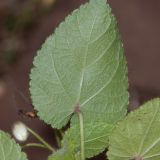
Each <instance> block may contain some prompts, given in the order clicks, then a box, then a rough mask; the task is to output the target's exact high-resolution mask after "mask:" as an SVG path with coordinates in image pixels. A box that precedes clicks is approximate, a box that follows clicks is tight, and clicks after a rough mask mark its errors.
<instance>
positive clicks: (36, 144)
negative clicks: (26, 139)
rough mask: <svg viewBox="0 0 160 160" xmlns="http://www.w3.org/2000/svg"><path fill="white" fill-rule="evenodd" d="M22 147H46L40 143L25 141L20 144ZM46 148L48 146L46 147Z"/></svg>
mask: <svg viewBox="0 0 160 160" xmlns="http://www.w3.org/2000/svg"><path fill="white" fill-rule="evenodd" d="M22 147H23V148H25V147H40V148H47V147H46V146H45V145H43V144H41V143H27V144H25V145H24V146H22ZM47 149H48V148H47Z"/></svg>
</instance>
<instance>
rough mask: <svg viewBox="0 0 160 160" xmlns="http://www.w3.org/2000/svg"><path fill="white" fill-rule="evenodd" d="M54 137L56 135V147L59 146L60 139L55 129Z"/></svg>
mask: <svg viewBox="0 0 160 160" xmlns="http://www.w3.org/2000/svg"><path fill="white" fill-rule="evenodd" d="M55 137H56V142H57V145H58V147H59V148H61V140H60V137H59V135H58V131H57V130H55Z"/></svg>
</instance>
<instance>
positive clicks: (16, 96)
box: [0, 0, 160, 160]
mask: <svg viewBox="0 0 160 160" xmlns="http://www.w3.org/2000/svg"><path fill="white" fill-rule="evenodd" d="M85 2H86V0H1V1H0V129H2V130H5V131H7V132H10V133H11V129H12V125H13V123H14V122H15V121H17V120H21V121H23V122H24V123H26V124H27V125H28V126H29V127H31V128H32V129H33V130H35V131H36V132H37V133H39V134H40V135H41V136H42V137H44V138H45V139H46V140H47V141H49V142H50V143H51V144H53V145H54V146H55V147H56V144H55V139H54V131H53V130H52V129H51V128H50V127H49V126H47V125H45V124H44V123H43V122H42V121H40V120H38V119H29V118H27V117H25V116H22V115H20V114H19V110H24V111H32V110H33V108H32V105H31V100H30V94H29V89H28V88H29V73H30V69H31V67H32V61H33V57H34V56H35V55H36V51H37V49H39V48H40V46H41V44H42V43H43V42H44V40H45V39H46V37H47V36H48V35H50V34H51V33H53V32H54V29H55V27H57V26H58V24H59V23H60V22H61V21H62V20H64V17H65V16H66V15H68V14H69V13H70V12H71V11H72V10H74V9H75V8H77V7H79V5H80V4H82V3H85ZM108 2H109V4H110V5H111V7H112V9H113V13H114V14H115V16H116V17H117V21H118V26H119V30H120V33H121V35H122V40H123V43H124V48H125V54H126V58H127V62H128V68H129V82H130V89H129V92H130V105H129V110H132V109H135V108H136V107H137V106H139V105H140V104H142V103H143V102H144V101H146V100H149V99H151V98H153V97H158V96H160V71H159V69H160V1H159V0H152V1H151V0H120V1H117V0H108ZM29 141H30V142H31V141H32V142H33V141H34V142H36V140H35V139H34V138H33V137H30V138H29ZM25 151H26V152H27V153H28V158H29V160H38V159H40V160H46V159H47V155H48V154H49V152H47V151H43V150H42V149H38V148H36V149H35V148H34V149H29V148H28V149H25ZM103 158H104V157H103V156H99V157H97V158H96V159H99V160H103Z"/></svg>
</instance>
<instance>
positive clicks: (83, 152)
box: [78, 112, 85, 160]
mask: <svg viewBox="0 0 160 160" xmlns="http://www.w3.org/2000/svg"><path fill="white" fill-rule="evenodd" d="M78 116H79V123H80V138H81V160H85V151H84V126H83V115H82V113H81V112H78Z"/></svg>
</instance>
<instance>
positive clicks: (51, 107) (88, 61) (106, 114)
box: [30, 0, 128, 128]
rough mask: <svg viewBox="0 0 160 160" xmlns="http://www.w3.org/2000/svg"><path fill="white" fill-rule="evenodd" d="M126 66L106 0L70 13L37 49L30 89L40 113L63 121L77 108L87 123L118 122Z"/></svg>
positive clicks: (125, 96) (93, 0)
mask: <svg viewBox="0 0 160 160" xmlns="http://www.w3.org/2000/svg"><path fill="white" fill-rule="evenodd" d="M126 73H127V67H126V62H125V58H124V54H123V47H122V43H121V41H120V38H119V33H118V31H117V28H116V21H115V18H114V16H113V15H112V14H111V9H110V7H109V5H108V4H107V5H106V0H90V2H89V3H86V4H85V5H82V6H81V7H80V8H79V9H78V10H75V11H74V12H73V13H72V15H69V16H68V17H67V18H66V19H65V21H64V22H62V23H61V24H60V25H59V27H58V28H57V29H56V31H55V33H54V34H53V35H51V36H50V37H49V38H48V39H47V41H46V42H45V43H44V45H43V46H42V48H41V50H40V51H38V55H37V57H36V58H35V59H34V68H33V69H32V71H31V76H30V77H31V82H30V91H31V97H32V100H33V105H34V106H35V109H36V110H37V111H38V115H39V116H40V118H41V119H42V120H44V121H45V122H46V123H48V124H51V125H52V127H55V128H61V127H62V126H64V125H66V123H67V122H68V121H69V120H70V118H71V116H72V115H73V113H74V112H75V110H76V107H77V106H78V107H79V108H80V110H81V111H82V112H83V113H84V119H85V120H86V121H89V122H90V121H100V122H102V121H104V122H106V123H111V124H113V123H116V122H117V121H118V120H119V119H120V118H122V117H123V116H124V115H125V114H126V112H127V109H126V108H127V104H128V92H127V88H128V81H127V77H126Z"/></svg>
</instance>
